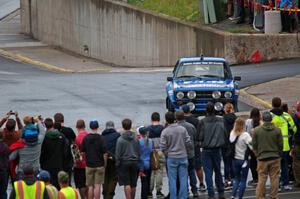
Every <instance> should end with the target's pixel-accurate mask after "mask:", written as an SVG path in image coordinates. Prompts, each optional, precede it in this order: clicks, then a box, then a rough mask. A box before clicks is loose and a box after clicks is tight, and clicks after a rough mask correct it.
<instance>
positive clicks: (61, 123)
mask: <svg viewBox="0 0 300 199" xmlns="http://www.w3.org/2000/svg"><path fill="white" fill-rule="evenodd" d="M56 126H58V127H56ZM54 128H56V129H57V130H58V131H59V132H61V133H62V134H63V135H64V136H65V137H66V138H67V140H68V142H69V146H71V145H72V144H73V143H74V142H75V138H76V135H75V132H74V131H73V129H72V128H70V127H66V126H65V117H64V115H63V114H62V113H56V114H55V115H54ZM65 162H66V164H65V167H64V171H66V172H67V173H68V175H69V179H70V180H71V177H72V168H73V158H72V153H71V147H69V148H68V153H67V157H66V161H65ZM69 183H71V181H70V182H69Z"/></svg>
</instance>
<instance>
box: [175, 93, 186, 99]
mask: <svg viewBox="0 0 300 199" xmlns="http://www.w3.org/2000/svg"><path fill="white" fill-rule="evenodd" d="M176 97H177V98H178V99H182V98H184V93H183V92H181V91H179V92H178V93H177V94H176Z"/></svg>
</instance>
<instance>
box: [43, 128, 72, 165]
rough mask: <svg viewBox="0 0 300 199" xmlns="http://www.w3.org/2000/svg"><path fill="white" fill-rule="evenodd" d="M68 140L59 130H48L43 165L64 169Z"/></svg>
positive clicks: (44, 144)
mask: <svg viewBox="0 0 300 199" xmlns="http://www.w3.org/2000/svg"><path fill="white" fill-rule="evenodd" d="M67 148H68V142H67V140H66V138H65V136H64V135H63V134H62V133H60V132H59V131H58V130H56V129H54V130H51V131H46V136H45V139H44V142H43V144H42V151H41V158H40V160H41V167H42V169H44V170H48V169H64V165H65V158H66V154H67Z"/></svg>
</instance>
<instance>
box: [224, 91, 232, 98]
mask: <svg viewBox="0 0 300 199" xmlns="http://www.w3.org/2000/svg"><path fill="white" fill-rule="evenodd" d="M224 96H225V98H231V97H232V92H230V91H226V92H225V93H224Z"/></svg>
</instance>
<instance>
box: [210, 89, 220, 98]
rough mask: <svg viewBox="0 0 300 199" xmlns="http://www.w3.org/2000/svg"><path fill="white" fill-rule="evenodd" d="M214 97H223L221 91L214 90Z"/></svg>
mask: <svg viewBox="0 0 300 199" xmlns="http://www.w3.org/2000/svg"><path fill="white" fill-rule="evenodd" d="M212 97H213V98H214V99H219V98H220V97H221V92H220V91H214V92H213V93H212Z"/></svg>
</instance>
